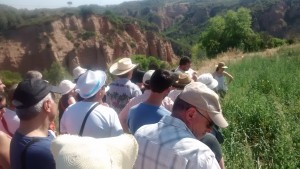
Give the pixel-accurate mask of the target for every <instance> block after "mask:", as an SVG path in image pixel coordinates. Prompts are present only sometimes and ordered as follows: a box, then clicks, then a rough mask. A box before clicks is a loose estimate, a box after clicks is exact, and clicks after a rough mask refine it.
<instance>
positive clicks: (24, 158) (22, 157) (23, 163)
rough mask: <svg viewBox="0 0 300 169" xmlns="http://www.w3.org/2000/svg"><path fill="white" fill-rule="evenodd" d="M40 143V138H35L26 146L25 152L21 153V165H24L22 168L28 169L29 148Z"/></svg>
mask: <svg viewBox="0 0 300 169" xmlns="http://www.w3.org/2000/svg"><path fill="white" fill-rule="evenodd" d="M38 141H40V139H38V138H33V139H32V140H30V141H29V142H28V143H27V144H26V146H25V148H24V150H23V151H22V153H21V164H22V165H21V166H22V169H26V153H27V150H28V148H29V147H30V146H31V145H32V144H33V143H35V142H38Z"/></svg>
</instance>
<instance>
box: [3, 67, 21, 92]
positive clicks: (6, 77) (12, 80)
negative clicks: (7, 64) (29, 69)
mask: <svg viewBox="0 0 300 169" xmlns="http://www.w3.org/2000/svg"><path fill="white" fill-rule="evenodd" d="M0 78H1V80H2V82H3V83H4V84H5V85H6V87H7V88H9V87H10V86H11V85H13V84H17V83H19V82H20V81H21V80H22V77H21V75H20V73H17V72H11V71H9V70H2V71H0Z"/></svg>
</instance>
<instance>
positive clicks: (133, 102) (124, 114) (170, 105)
mask: <svg viewBox="0 0 300 169" xmlns="http://www.w3.org/2000/svg"><path fill="white" fill-rule="evenodd" d="M150 94H151V90H145V91H144V93H143V94H142V95H139V96H136V97H134V98H132V99H130V100H129V102H128V103H127V104H126V106H125V107H124V108H123V109H122V110H121V112H120V113H119V119H120V122H121V125H122V127H123V130H124V132H129V130H128V125H127V118H128V112H129V109H131V107H133V106H135V105H137V104H139V103H142V102H145V101H146V100H147V99H148V98H149V96H150ZM173 104H174V102H173V101H172V99H171V98H169V97H165V98H164V100H163V101H162V104H161V105H162V106H164V107H165V108H166V109H167V110H169V111H170V112H172V108H173Z"/></svg>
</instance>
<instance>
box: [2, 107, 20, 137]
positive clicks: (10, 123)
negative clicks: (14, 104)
mask: <svg viewBox="0 0 300 169" xmlns="http://www.w3.org/2000/svg"><path fill="white" fill-rule="evenodd" d="M4 111H5V113H4V114H3V118H4V119H5V121H6V123H7V127H8V130H9V132H11V133H12V134H14V133H15V132H16V130H17V129H18V128H19V125H20V119H19V117H18V116H17V114H16V112H14V111H12V110H10V109H7V108H4ZM0 130H1V131H3V132H4V133H6V134H8V132H7V131H6V130H5V128H4V126H3V124H2V121H0Z"/></svg>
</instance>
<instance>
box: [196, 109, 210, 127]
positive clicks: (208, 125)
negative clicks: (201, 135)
mask: <svg viewBox="0 0 300 169" xmlns="http://www.w3.org/2000/svg"><path fill="white" fill-rule="evenodd" d="M195 109H196V111H197V112H198V113H199V114H200V115H201V116H202V117H204V118H205V119H206V120H207V121H208V124H207V126H206V127H207V128H210V129H211V128H212V127H213V126H214V122H213V121H211V120H209V119H208V118H207V117H205V116H204V115H203V114H202V113H201V112H200V111H199V110H198V109H197V108H195Z"/></svg>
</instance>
